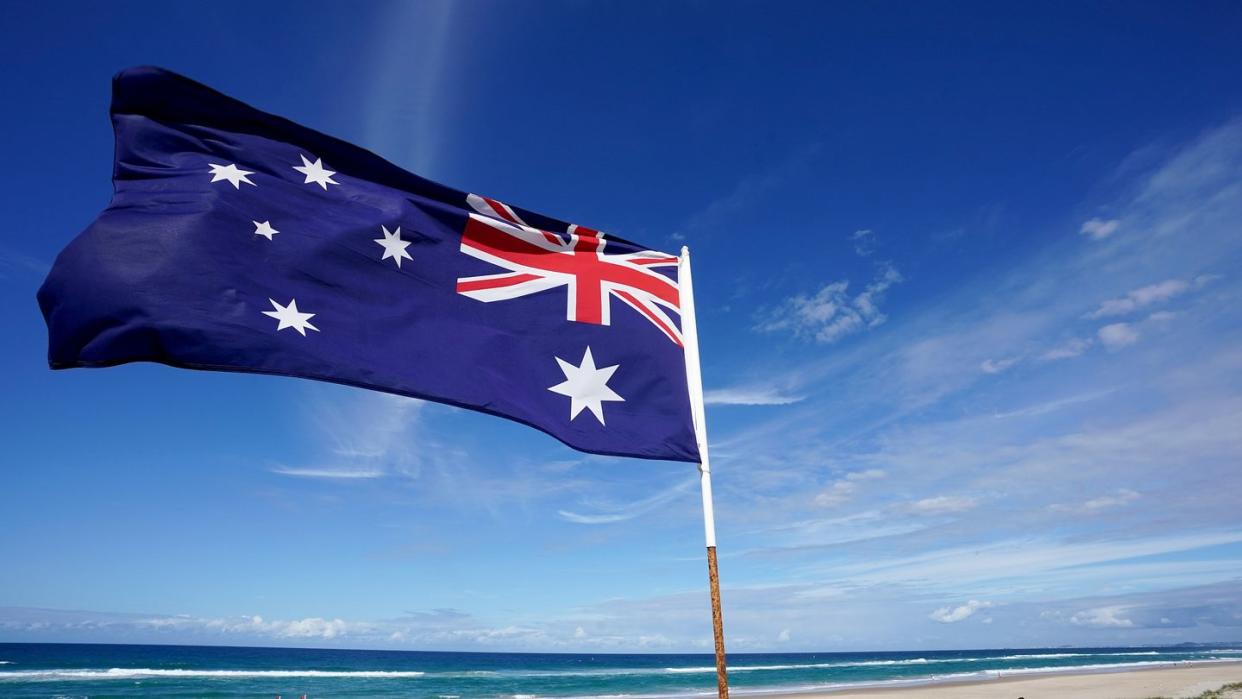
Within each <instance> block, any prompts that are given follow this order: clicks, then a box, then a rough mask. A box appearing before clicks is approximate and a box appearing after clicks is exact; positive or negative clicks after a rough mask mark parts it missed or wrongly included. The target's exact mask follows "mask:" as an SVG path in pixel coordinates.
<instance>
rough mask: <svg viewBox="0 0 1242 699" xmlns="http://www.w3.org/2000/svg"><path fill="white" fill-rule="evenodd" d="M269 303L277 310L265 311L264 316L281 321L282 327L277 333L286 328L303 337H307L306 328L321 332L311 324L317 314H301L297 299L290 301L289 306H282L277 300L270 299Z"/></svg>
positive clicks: (278, 328) (277, 329)
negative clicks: (295, 331)
mask: <svg viewBox="0 0 1242 699" xmlns="http://www.w3.org/2000/svg"><path fill="white" fill-rule="evenodd" d="M268 301H271V302H272V308H275V309H276V310H274V311H263V315H265V316H269V317H272V318H275V319H276V320H279V321H280V326H279V327H277V328H276V332H280V331H281V330H284V329H285V328H293V329H294V330H297V331H298V332H299V333H301V334H302V335H303V336H305V335H306V328H310V329H311V330H314V331H315V332H319V328H316V327H315V326H313V325H311V324H310V319H311V318H314V317H315V314H314V313H302V312H300V311H299V310H298V301H297V299H289V305H288V306H282V305H280V304H279V303H276V299H268Z"/></svg>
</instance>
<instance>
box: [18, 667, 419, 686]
mask: <svg viewBox="0 0 1242 699" xmlns="http://www.w3.org/2000/svg"><path fill="white" fill-rule="evenodd" d="M425 674H426V673H423V672H416V671H412V670H411V671H401V670H180V669H169V668H149V667H114V668H109V669H107V670H15V671H12V672H0V682H3V681H6V680H7V681H10V682H12V681H19V682H32V681H41V680H42V681H64V680H129V679H142V678H152V677H175V678H180V679H189V678H212V677H214V678H219V679H262V678H273V679H284V678H295V677H343V678H351V679H398V678H405V677H422V676H423V675H425Z"/></svg>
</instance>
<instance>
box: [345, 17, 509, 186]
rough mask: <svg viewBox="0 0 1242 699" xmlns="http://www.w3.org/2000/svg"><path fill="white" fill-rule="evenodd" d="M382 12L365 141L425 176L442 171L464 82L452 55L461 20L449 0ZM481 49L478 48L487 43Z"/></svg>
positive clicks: (370, 72) (374, 48)
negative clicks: (457, 75) (459, 78)
mask: <svg viewBox="0 0 1242 699" xmlns="http://www.w3.org/2000/svg"><path fill="white" fill-rule="evenodd" d="M383 7H384V8H385V9H384V11H382V12H380V13H378V17H377V21H376V24H375V32H374V36H373V38H372V41H370V42H369V44H370V46H371V47H372V55H371V56H370V57H369V61H368V64H369V66H370V67H369V69H368V70H366V71H365V72H364V74H365V75H366V76H367V80H368V81H369V84H368V87H369V89H368V91H367V99H368V105H367V106H368V108H367V109H364V110H362V113H364V114H366V115H367V123H366V130H365V134H366V141H365V142H366V143H367V144H368V145H370V146H371V147H372V148H374V149H375V150H376V151H378V152H379V153H382V154H383V155H384V156H385V157H387V158H389V159H391V160H393V161H394V162H396V163H397V164H399V165H402V166H404V167H407V168H410V169H412V170H414V171H415V172H417V173H419V174H420V175H423V176H424V177H436V176H437V174H438V172H439V169H438V168H439V149H440V148H442V147H443V146H444V144H445V142H446V139H447V138H448V137H449V133H450V128H449V125H450V124H451V123H452V119H450V118H448V116H449V112H450V110H452V109H453V107H454V105H455V104H456V102H455V99H454V95H456V94H458V93H459V92H460V90H461V84H462V83H461V82H460V81H456V80H454V78H453V74H454V72H455V69H454V65H459V64H460V62H454V61H452V60H450V56H449V54H450V51H451V49H452V47H453V46H454V45H455V44H454V42H452V41H451V37H453V36H456V35H457V34H458V32H456V31H455V30H454V28H453V25H454V22H455V20H456V16H457V15H458V14H460V11H461V9H463V6H462V5H460V4H459V3H455V2H451V1H450V0H432V1H431V2H420V3H394V4H392V5H387V6H383ZM485 44H486V42H483V44H480V45H476V46H475V47H474V49H472V51H473V50H478V49H480V48H482V46H483V45H485Z"/></svg>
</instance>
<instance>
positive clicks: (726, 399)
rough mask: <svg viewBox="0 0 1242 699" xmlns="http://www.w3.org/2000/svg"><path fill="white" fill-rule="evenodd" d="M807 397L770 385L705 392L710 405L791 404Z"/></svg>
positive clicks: (704, 394) (706, 400) (704, 396)
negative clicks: (791, 393)
mask: <svg viewBox="0 0 1242 699" xmlns="http://www.w3.org/2000/svg"><path fill="white" fill-rule="evenodd" d="M805 399H806V396H797V395H790V394H788V393H785V392H783V391H781V390H780V389H777V388H773V387H770V386H752V387H736V388H719V389H714V390H710V391H704V393H703V401H704V402H705V403H707V404H708V405H790V404H792V403H797V402H799V401H803V400H805Z"/></svg>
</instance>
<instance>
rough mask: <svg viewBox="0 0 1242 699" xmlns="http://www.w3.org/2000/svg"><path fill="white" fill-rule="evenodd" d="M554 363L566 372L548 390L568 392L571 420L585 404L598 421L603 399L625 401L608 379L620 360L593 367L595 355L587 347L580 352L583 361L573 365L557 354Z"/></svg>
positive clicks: (600, 418)
mask: <svg viewBox="0 0 1242 699" xmlns="http://www.w3.org/2000/svg"><path fill="white" fill-rule="evenodd" d="M556 363H557V364H560V365H561V371H562V372H563V373H564V374H565V380H564V381H562V382H561V383H558V384H557V385H555V386H552V387H550V388H549V389H548V390H549V391H551V392H553V393H559V394H561V395H562V396H569V419H570V421H571V422H572V421H573V419H574V418H576V417H578V413H581V412H582V409H583V408H586V409H588V410H590V411H591V413H593V414H594V415H595V419H596V420H599V424H601V425H602V424H604V401H624V400H625V399H624V398H622V397H621V396H619V395H617V393H616V392H615V391H613V390H612V389H611V388H608V379H610V378H612V375H613V372H615V371H616V370H617V368H618V367H620V366H621V365H620V364H614V365H613V366H606V367H604V368H602V369H596V368H595V358H594V357H592V356H591V348H590V347H587V348H586V353H585V354H583V355H582V363H581V364H579V365H578V366H574V365H573V364H570V363H569V362H567V361H565V360H564V359H561V358H560V357H556Z"/></svg>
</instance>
